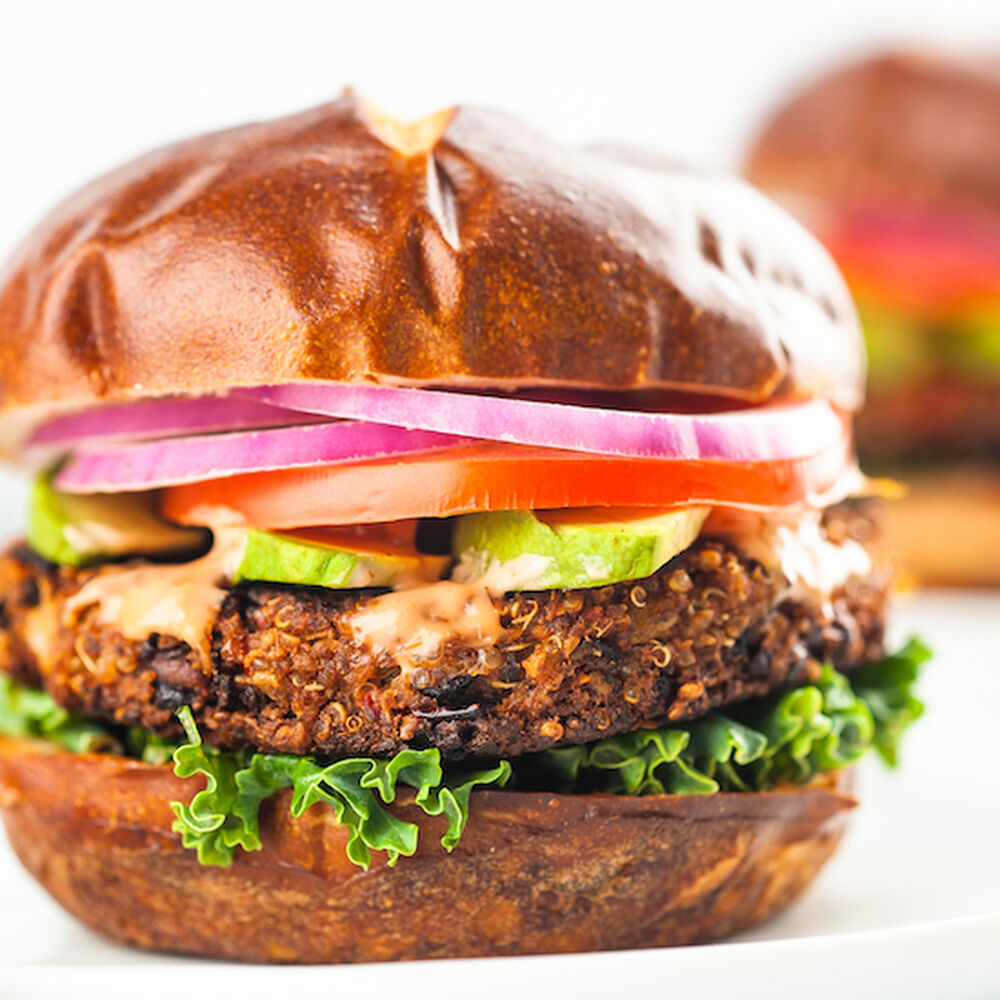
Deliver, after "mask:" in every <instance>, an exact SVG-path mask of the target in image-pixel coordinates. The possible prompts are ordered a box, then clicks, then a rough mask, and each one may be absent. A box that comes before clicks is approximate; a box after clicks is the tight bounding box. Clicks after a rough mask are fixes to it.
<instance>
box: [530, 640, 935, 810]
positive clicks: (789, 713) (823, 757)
mask: <svg viewBox="0 0 1000 1000" xmlns="http://www.w3.org/2000/svg"><path fill="white" fill-rule="evenodd" d="M929 656H930V651H929V650H928V649H927V647H926V646H924V645H923V643H921V642H919V641H918V640H916V639H911V640H910V642H909V643H907V645H906V646H905V647H904V648H903V649H901V650H900V651H899V652H898V653H896V654H894V655H892V656H887V657H885V658H884V659H882V660H879V661H878V662H876V663H872V664H870V665H869V666H866V667H862V668H860V669H858V670H855V671H852V673H851V674H849V675H845V674H841V673H838V672H837V671H836V670H834V669H833V667H831V666H829V665H827V666H825V667H824V668H823V670H822V673H821V674H820V677H819V679H818V680H817V681H816V683H815V684H811V685H809V686H807V687H802V688H796V689H794V690H792V691H785V692H783V693H777V694H774V695H771V696H769V697H767V698H757V699H754V700H752V701H748V702H744V703H743V704H742V705H736V706H733V707H732V708H731V709H730V710H729V711H728V712H727V713H726V714H722V713H719V712H717V713H713V714H712V715H708V716H706V717H705V718H703V719H696V720H694V721H693V722H689V723H686V724H684V725H682V726H670V727H667V728H664V729H644V730H639V731H638V732H634V733H624V734H622V735H621V736H613V737H611V738H610V739H606V740H600V741H599V742H597V743H590V744H587V745H585V746H577V747H563V748H559V749H556V750H545V751H543V752H542V753H539V754H532V755H530V756H528V757H523V758H521V759H519V760H518V761H516V762H515V769H514V778H515V781H516V783H517V784H518V787H522V788H523V787H529V788H537V789H546V790H549V791H566V792H612V793H619V794H625V795H653V794H663V793H668V794H672V795H711V794H713V793H715V792H720V791H764V790H766V789H768V788H773V787H774V786H775V785H779V784H782V783H787V782H792V783H796V784H801V783H805V782H807V781H809V780H810V779H811V778H812V777H813V776H814V775H816V774H818V773H819V772H821V771H834V770H839V769H840V768H843V767H848V766H850V765H851V764H853V763H855V762H856V761H857V760H859V759H860V758H861V757H862V756H863V755H864V754H865V753H866V752H867V751H868V750H869V749H870V748H872V747H874V748H875V750H877V751H878V753H879V755H880V756H881V757H882V758H883V760H885V762H886V763H887V764H889V765H890V766H895V764H896V759H897V749H898V746H899V741H900V738H901V736H902V734H903V732H904V730H905V729H906V728H907V726H909V725H910V723H911V722H913V721H914V720H915V719H916V718H917V717H918V716H919V715H920V713H921V712H922V711H923V706H922V705H921V703H920V702H919V701H918V700H917V698H916V696H915V695H914V694H913V692H912V688H913V685H914V683H915V681H916V679H917V676H918V674H919V671H920V666H921V664H923V663H924V662H925V661H926V660H927V659H928V658H929Z"/></svg>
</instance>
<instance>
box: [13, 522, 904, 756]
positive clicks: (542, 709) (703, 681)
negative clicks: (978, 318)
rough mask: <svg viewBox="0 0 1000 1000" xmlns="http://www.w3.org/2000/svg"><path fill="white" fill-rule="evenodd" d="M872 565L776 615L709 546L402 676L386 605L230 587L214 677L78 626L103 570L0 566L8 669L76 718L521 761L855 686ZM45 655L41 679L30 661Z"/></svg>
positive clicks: (844, 530)
mask: <svg viewBox="0 0 1000 1000" xmlns="http://www.w3.org/2000/svg"><path fill="white" fill-rule="evenodd" d="M825 524H826V527H827V531H828V533H829V535H830V536H831V537H840V538H843V537H852V538H854V539H855V540H858V541H861V542H863V543H865V544H866V545H869V546H871V547H873V548H877V542H875V541H874V540H873V539H874V536H875V534H876V531H875V524H874V522H873V520H872V517H871V512H870V510H869V509H868V508H867V507H866V506H864V505H858V504H842V505H840V506H839V507H836V508H831V509H830V510H828V511H827V512H826V516H825ZM875 566H876V568H875V569H874V570H873V572H872V573H871V574H870V575H869V576H867V577H865V578H855V579H852V580H851V581H849V582H848V583H847V585H846V586H844V587H843V588H841V589H840V590H838V591H837V592H835V593H834V595H833V596H832V599H831V600H830V601H828V602H826V604H825V606H824V607H820V606H819V605H818V603H807V602H801V601H793V600H789V599H784V600H782V599H781V596H780V595H781V588H782V584H781V581H779V580H778V579H776V577H775V576H774V575H773V574H771V573H769V572H768V571H767V570H765V569H764V568H763V567H762V566H761V565H759V564H758V563H756V562H753V561H752V560H749V559H747V558H745V557H744V556H742V555H741V554H740V553H739V552H738V551H737V550H735V549H734V548H732V547H731V546H729V545H727V544H725V543H723V542H722V541H719V540H714V539H712V538H701V539H699V540H698V541H697V542H696V543H695V544H694V545H692V546H691V548H689V549H688V550H687V551H686V552H684V553H682V554H680V555H678V556H677V557H676V558H674V559H673V560H672V561H671V562H669V563H668V564H667V565H666V566H664V567H663V568H662V569H661V570H659V571H658V572H657V573H655V574H654V575H653V576H651V577H648V578H647V579H644V580H637V581H631V582H628V583H620V584H615V585H612V586H607V587H603V588H600V589H593V590H570V591H560V590H556V591H543V592H537V593H517V594H508V595H507V596H506V597H504V598H496V599H494V603H495V605H496V606H497V607H498V609H499V612H500V621H501V624H502V625H503V626H504V629H505V632H504V635H503V637H502V639H501V641H500V642H499V643H498V644H497V645H496V646H493V647H490V648H487V649H485V650H483V649H478V648H474V647H472V646H469V645H463V644H461V643H459V642H457V641H455V640H449V641H448V642H447V643H446V644H445V645H444V647H443V648H442V649H441V651H440V655H439V656H438V658H437V659H436V660H435V661H434V662H426V663H417V664H414V665H411V666H410V668H409V669H401V668H400V665H399V664H398V663H396V662H394V660H393V659H392V658H391V657H390V655H389V654H388V653H379V654H373V653H372V652H371V650H370V649H369V648H368V647H366V646H365V645H363V644H362V643H360V642H358V641H356V640H354V639H352V638H351V636H350V634H349V630H348V628H347V627H346V626H345V624H344V617H345V615H347V614H350V613H351V612H353V611H355V610H357V609H358V608H359V607H361V606H363V605H364V604H365V602H366V601H370V600H371V598H372V596H373V594H374V592H372V591H350V592H336V591H324V590H321V589H317V588H305V587H294V586H291V587H289V586H273V585H261V584H254V585H244V586H239V587H236V588H234V589H232V590H230V591H229V592H228V594H227V596H226V598H225V601H224V603H223V606H222V608H221V610H220V612H219V614H218V617H217V619H216V621H215V626H214V629H213V633H212V641H211V656H210V662H208V661H206V660H205V658H204V656H203V655H200V654H198V653H196V652H195V651H194V650H192V649H191V648H190V647H189V646H187V645H186V644H184V643H182V642H180V641H178V640H177V639H174V638H171V637H170V636H166V635H159V634H156V633H153V634H151V635H150V636H149V637H148V638H146V639H145V641H140V642H135V641H129V640H126V639H124V638H123V637H122V636H121V635H120V634H119V633H118V632H116V630H115V629H114V628H113V627H111V626H108V625H104V624H101V623H99V622H98V621H96V619H95V616H94V615H89V614H87V613H84V615H83V616H82V618H81V619H80V620H79V621H77V622H76V623H75V624H74V625H72V626H70V625H67V624H64V623H63V622H64V619H63V612H64V609H65V602H66V601H67V599H68V598H70V597H71V596H72V595H73V594H74V593H75V592H76V591H78V590H79V588H80V587H81V585H82V583H83V582H85V581H86V580H87V579H89V578H90V577H91V576H92V571H91V572H87V571H74V570H69V569H66V568H56V567H53V566H50V565H47V564H43V563H42V562H40V561H39V560H38V558H37V557H35V556H33V555H32V554H31V553H30V552H29V551H28V550H26V549H25V548H23V547H21V548H15V549H14V550H12V551H9V552H8V553H6V554H5V555H4V556H2V557H0V665H2V667H3V669H6V670H7V671H9V672H10V673H12V674H13V675H15V676H16V677H18V678H19V679H20V680H22V681H26V682H28V683H32V684H40V685H42V686H44V687H45V689H46V690H48V691H49V692H50V693H51V694H52V696H53V697H54V698H55V700H56V701H57V702H58V703H59V704H61V705H63V706H64V707H66V708H67V709H70V710H72V711H75V712H80V713H82V714H84V715H87V716H92V717H95V718H100V719H103V720H107V721H112V722H115V723H119V724H122V725H139V726H143V727H145V728H146V729H150V730H153V731H155V732H158V733H161V734H163V735H165V736H175V735H177V734H178V732H179V729H178V726H177V722H176V718H175V713H176V711H177V709H178V708H179V707H180V706H181V705H190V706H191V708H192V710H193V712H194V715H195V718H196V719H197V721H198V724H199V726H200V727H201V730H202V733H203V735H204V738H205V739H206V741H207V742H208V743H210V744H213V745H215V746H218V747H224V748H237V747H246V746H251V747H257V748H259V749H261V750H265V751H271V752H287V753H296V754H304V753H316V754H319V755H321V756H330V757H334V756H342V755H353V754H363V755H374V756H386V755H391V754H392V753H394V752H396V751H398V750H401V749H403V748H405V747H418V748H419V747H427V746H437V747H439V748H440V749H441V750H442V752H443V753H444V755H445V756H446V757H448V758H460V757H464V756H467V755H475V756H481V757H486V756H516V755H518V754H523V753H527V752H531V751H536V750H541V749H544V748H546V747H551V746H554V745H557V744H560V743H584V742H589V741H591V740H595V739H600V738H602V737H606V736H611V735H613V734H615V733H621V732H625V731H629V730H633V729H637V728H642V727H647V726H653V725H660V724H663V723H667V722H674V721H680V720H684V719H693V718H697V717H698V716H701V715H704V714H706V713H708V712H710V711H712V710H713V709H716V708H719V707H721V706H725V705H728V704H730V703H732V702H737V701H741V700H743V699H746V698H750V697H753V696H757V695H763V694H766V693H767V692H769V691H772V690H774V689H775V688H779V687H782V686H798V685H802V684H805V683H808V682H809V681H811V680H814V679H815V678H816V677H817V675H818V673H819V670H820V664H821V662H823V661H825V660H829V661H831V662H833V663H834V665H835V666H836V667H837V668H838V669H841V670H850V669H851V668H852V667H855V666H858V665H860V664H863V663H866V662H868V661H871V660H873V659H875V658H877V657H879V656H880V655H881V654H882V651H883V649H882V639H883V624H884V620H885V604H886V595H887V587H888V574H887V573H886V572H884V571H883V570H882V569H881V568H880V562H879V560H878V559H876V561H875ZM45 623H49V624H48V625H46V624H45ZM39 630H46V634H44V635H42V636H40V635H39ZM29 638H30V644H29ZM40 643H41V647H43V648H46V650H47V652H46V655H45V662H39V660H38V659H37V657H36V656H35V655H34V654H33V652H32V647H34V648H35V649H38V648H40Z"/></svg>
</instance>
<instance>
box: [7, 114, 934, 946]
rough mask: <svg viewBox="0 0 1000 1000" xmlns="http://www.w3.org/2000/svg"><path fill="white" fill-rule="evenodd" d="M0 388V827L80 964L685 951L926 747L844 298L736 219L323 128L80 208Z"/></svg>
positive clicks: (728, 188)
mask: <svg viewBox="0 0 1000 1000" xmlns="http://www.w3.org/2000/svg"><path fill="white" fill-rule="evenodd" d="M0 340H2V351H3V355H2V359H0V403H2V417H0V419H2V427H3V434H4V437H3V441H4V448H5V450H6V453H7V454H8V456H9V457H10V458H11V459H12V460H15V461H21V462H27V463H31V464H32V465H33V467H34V468H35V469H36V470H37V473H36V479H35V485H34V487H33V492H32V502H31V512H30V518H29V525H28V529H27V533H26V539H25V540H24V541H22V542H19V543H16V544H14V545H13V546H12V547H11V548H9V549H8V550H7V551H6V553H5V554H4V555H3V557H2V559H0V600H2V604H0V668H2V673H0V678H2V681H0V731H2V732H3V733H4V734H5V736H4V738H3V740H2V743H0V803H2V807H3V815H4V821H5V824H6V828H7V832H8V835H9V838H10V842H11V844H12V845H13V848H14V850H15V851H16V852H17V854H18V855H19V857H20V859H21V861H22V862H23V863H24V865H25V866H26V867H27V869H28V870H29V871H30V872H32V873H33V874H34V875H35V876H37V878H38V879H39V880H40V881H41V883H42V884H43V885H44V886H45V888H46V889H48V891H49V892H50V893H51V894H52V895H53V896H54V897H55V898H56V899H57V900H59V902H61V903H62V904H63V905H64V906H65V907H66V908H67V909H68V910H69V911H70V912H71V913H73V914H75V915H76V916H78V917H79V918H80V919H81V920H83V921H84V922H86V923H87V924H89V925H90V926H91V927H93V928H95V929H96V930H97V931H99V932H100V933H102V934H104V935H107V936H109V937H111V938H113V939H116V940H119V941H124V942H128V943H130V944H133V945H137V946H139V947H142V948H149V949H155V950H160V951H173V952H182V953H190V954H199V955H209V956H216V957H226V958H231V959H242V960H252V961H268V962H333V961H338V962H339V961H344V962H348V961H372V960H381V959H409V958H428V957H448V956H470V955H488V954H489V955H499V954H517V953H532V952H534V953H538V952H565V951H583V950H593V949H604V948H631V947H639V946H653V945H668V944H679V943H685V942H693V941H703V940H709V939H712V938H717V937H720V936H722V935H727V934H731V933H734V932H736V931H739V930H741V929H743V928H746V927H749V926H751V925H753V924H756V923H758V922H759V921H761V920H764V919H766V918H767V917H769V916H770V915H771V914H773V913H775V912H776V911H778V910H779V909H781V908H782V907H784V906H786V905H787V904H788V903H789V902H790V901H791V900H792V899H794V898H795V897H796V896H797V895H798V894H799V893H800V892H802V891H803V889H804V888H805V887H806V885H807V884H808V883H809V882H810V880H811V879H812V878H813V876H814V875H815V874H816V872H817V870H818V869H819V868H820V867H821V866H822V864H823V863H824V862H825V861H826V859H827V858H828V857H829V856H830V854H831V852H832V851H833V850H834V847H835V846H836V844H837V842H838V840H839V838H840V836H841V832H842V827H843V821H844V819H845V817H846V815H847V814H848V812H849V811H850V810H851V808H852V807H853V806H854V805H855V800H854V798H853V797H852V795H851V792H850V787H849V778H848V777H847V775H848V773H849V772H848V767H849V765H851V764H853V763H854V762H855V761H856V760H857V759H858V758H859V757H860V756H861V755H862V754H864V753H865V752H866V751H867V750H869V749H870V748H873V747H874V748H875V749H876V750H877V751H880V752H881V753H882V755H883V756H884V757H886V758H887V759H888V760H890V761H891V760H892V759H893V758H894V755H895V752H896V747H897V743H898V738H899V735H900V733H901V731H902V729H903V728H904V727H905V726H906V724H907V723H908V722H909V721H910V720H911V719H912V718H913V717H915V715H916V714H917V713H918V712H919V704H918V702H917V701H916V700H915V698H914V696H913V694H912V693H911V690H910V688H911V684H912V682H913V679H914V675H915V673H916V668H917V663H918V661H919V660H920V659H921V658H922V656H923V655H924V653H923V651H922V649H921V648H920V647H919V646H917V645H911V646H909V647H908V648H907V649H905V650H904V651H902V652H901V653H897V654H894V655H889V656H887V655H886V650H885V648H884V626H885V613H886V599H887V591H888V588H889V584H890V571H889V568H888V563H887V560H886V556H885V552H884V548H883V544H882V542H881V535H880V528H879V513H878V509H877V501H874V500H873V499H872V498H871V497H870V496H869V495H868V494H870V493H871V490H870V489H869V488H868V487H869V484H868V483H867V481H866V480H864V479H863V478H862V477H861V476H860V474H859V473H858V470H857V466H856V464H855V461H854V457H853V448H852V441H851V414H852V412H853V411H854V409H855V408H856V407H857V405H858V404H859V402H860V400H861V388H862V385H861V383H862V374H863V353H862V346H861V340H860V334H859V330H858V326H857V322H856V318H855V313H854V311H853V307H852V304H851V301H850V298H849V297H848V294H847V292H846V290H845V287H844V285H843V284H842V282H841V280H840V278H839V276H838V273H837V271H836V269H835V268H834V266H833V265H832V264H831V262H830V260H829V258H828V257H827V255H826V253H825V251H823V250H822V249H821V247H820V246H819V244H817V243H816V242H815V241H814V240H813V239H812V237H810V236H809V235H808V234H807V233H806V232H805V231H804V230H802V229H801V228H800V227H799V226H798V224H797V223H795V222H793V221H792V220H791V219H790V218H789V217H788V216H786V215H785V214H784V213H783V212H782V211H781V210H779V209H777V208H776V207H774V206H772V205H771V204H770V203H768V202H767V201H766V200H765V199H764V198H763V197H762V196H760V195H758V194H756V193H755V192H754V191H753V190H752V189H750V188H749V187H748V186H747V185H745V184H744V183H742V182H741V181H738V180H734V179H726V178H722V177H717V176H711V175H706V174H702V173H697V172H694V171H691V170H687V169H682V168H680V167H677V166H675V165H670V164H665V163H663V162H660V161H659V160H658V159H656V158H651V157H649V156H647V155H645V154H639V153H634V152H628V151H625V152H614V151H607V150H605V151H599V152H598V151H593V152H582V151H578V150H575V149H568V148H565V147H563V146H560V145H558V144H556V143H554V142H551V141H549V140H547V139H546V138H544V137H543V136H541V135H538V134H537V133H535V132H534V131H532V130H531V129H529V128H527V127H526V126H524V125H522V124H519V123H518V122H516V121H514V120H512V119H510V118H507V117H505V116H503V115H501V114H497V113H494V112H488V111H483V110H477V109H470V108H459V109H452V110H448V111H445V112H442V113H440V114H436V115H433V116H431V117H429V118H427V119H424V120H422V121H419V122H417V123H415V124H404V123H400V122H398V121H395V120H394V119H391V118H389V117H387V116H385V115H384V114H382V113H381V112H379V111H378V110H376V109H374V108H372V107H370V106H369V105H367V104H365V103H364V102H361V101H359V100H357V99H356V98H354V97H352V96H348V97H345V98H343V99H341V100H338V101H335V102H333V103H331V104H328V105H326V106H323V107H320V108H317V109H315V110H312V111H308V112H305V113H304V114H300V115H297V116H294V117H289V118H286V119H283V120H279V121H274V122H267V123H264V124H254V125H249V126H245V127H241V128H236V129H232V130H230V131H225V132H220V133H218V134H214V135H209V136H204V137H201V138H196V139H193V140H191V141H188V142H183V143H181V144H179V145H175V146H172V147H169V148H167V149H164V150H161V151H158V152H154V153H151V154H149V155H147V156H145V157H143V158H141V159H139V160H137V161H136V162H134V163H132V164H130V165H128V166H125V167H123V168H121V169H120V170H118V171H117V172H115V173H112V174H110V175H108V176H107V177H104V178H103V179H100V180H98V181H96V182H94V183H92V184H91V185H90V186H89V187H86V188H84V189H83V190H82V191H81V192H79V193H78V194H76V195H75V196H73V197H71V198H70V199H69V200H68V201H67V202H66V203H65V204H64V205H63V206H62V207H60V208H58V209H56V211H55V213H54V214H53V215H51V216H50V217H49V218H48V219H47V220H46V221H45V222H43V223H42V225H41V226H40V228H39V229H38V230H37V231H36V232H35V233H34V234H33V235H31V236H30V237H29V238H28V240H27V242H26V243H24V245H23V246H22V247H21V248H20V249H19V250H18V251H16V253H15V254H14V256H13V259H12V260H11V261H10V262H9V264H8V265H7V267H6V269H5V271H4V272H3V275H2V281H0Z"/></svg>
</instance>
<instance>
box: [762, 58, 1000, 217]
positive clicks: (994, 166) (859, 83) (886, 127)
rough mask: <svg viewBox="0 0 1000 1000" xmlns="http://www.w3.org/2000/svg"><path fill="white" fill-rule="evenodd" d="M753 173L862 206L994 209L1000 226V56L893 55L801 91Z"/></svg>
mask: <svg viewBox="0 0 1000 1000" xmlns="http://www.w3.org/2000/svg"><path fill="white" fill-rule="evenodd" d="M746 175H747V177H749V178H750V180H752V181H753V182H754V183H755V184H757V185H759V186H760V187H762V188H764V189H765V190H768V191H772V192H780V191H782V190H784V191H787V192H789V193H801V194H807V195H812V196H815V197H816V198H818V199H821V200H826V199H830V200H838V201H843V202H849V203H857V202H860V203H862V204H872V203H874V204H876V205H877V204H881V203H883V202H889V203H892V204H900V203H902V204H904V205H910V206H913V207H918V208H921V207H935V208H943V209H951V210H957V211H966V212H968V213H970V214H975V215H978V214H980V213H983V212H986V213H989V215H990V216H992V217H993V219H994V220H995V222H994V224H997V223H998V222H1000V60H997V59H993V60H990V61H987V60H979V61H977V60H972V59H964V60H963V59H951V58H947V57H944V56H932V55H929V54H918V53H910V52H889V53H885V54H881V55H878V56H875V57H873V58H869V59H865V60H863V61H861V62H857V63H854V64H852V65H850V66H847V67H845V68H842V69H839V70H837V71H835V72H833V73H830V74H827V75H825V76H823V77H821V78H820V79H819V80H817V81H815V82H814V83H812V84H811V85H809V86H807V87H805V89H803V90H800V91H799V92H798V93H797V94H796V95H795V96H794V97H793V98H792V99H791V100H790V101H789V102H788V103H787V104H786V105H785V106H784V107H782V108H781V109H780V110H778V112H777V113H776V114H775V115H774V117H773V118H772V119H771V120H770V121H769V122H768V124H767V125H766V126H765V127H764V129H763V130H762V132H761V133H760V135H759V137H758V138H757V140H756V142H755V143H754V145H753V146H752V149H751V153H750V156H749V158H748V162H747V167H746Z"/></svg>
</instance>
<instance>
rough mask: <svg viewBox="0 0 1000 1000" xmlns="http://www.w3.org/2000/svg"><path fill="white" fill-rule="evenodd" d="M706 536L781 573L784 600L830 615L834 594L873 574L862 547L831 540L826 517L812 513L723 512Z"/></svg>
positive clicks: (716, 514) (711, 518) (715, 517)
mask: <svg viewBox="0 0 1000 1000" xmlns="http://www.w3.org/2000/svg"><path fill="white" fill-rule="evenodd" d="M705 531H706V533H708V534H711V535H714V536H716V537H721V538H724V539H726V540H728V541H730V542H731V543H732V544H733V545H734V546H735V547H737V548H738V549H739V550H740V551H741V552H742V553H743V554H744V555H746V556H748V557H749V558H750V559H755V560H756V561H757V562H759V563H760V564H761V565H762V566H764V567H765V568H766V569H768V570H771V571H772V572H775V571H776V572H779V573H780V574H781V576H782V577H783V578H784V581H785V591H784V593H783V595H782V596H784V597H790V598H793V599H796V600H803V601H807V602H810V603H814V604H818V605H820V606H821V607H822V608H823V609H824V610H825V611H827V612H828V613H829V612H830V608H829V602H830V596H831V595H832V594H833V592H834V591H835V590H836V589H837V588H838V587H841V586H843V585H844V584H845V583H846V582H847V581H848V580H849V579H850V578H851V577H852V576H864V575H866V574H868V573H870V572H871V569H872V561H871V556H870V555H869V554H868V551H867V550H866V549H865V547H864V546H863V545H862V544H861V543H860V542H857V541H855V540H854V539H852V538H848V539H845V540H844V541H843V542H841V543H836V542H832V541H830V539H829V538H828V537H827V535H826V532H825V531H824V530H823V526H822V523H821V512H820V511H818V510H813V509H810V508H806V509H804V510H797V511H794V512H791V513H788V514H785V515H779V514H773V513H768V514H763V513H760V512H757V511H751V510H739V509H736V508H720V509H716V510H714V511H712V513H711V515H710V516H709V519H708V522H707V523H706V526H705Z"/></svg>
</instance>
